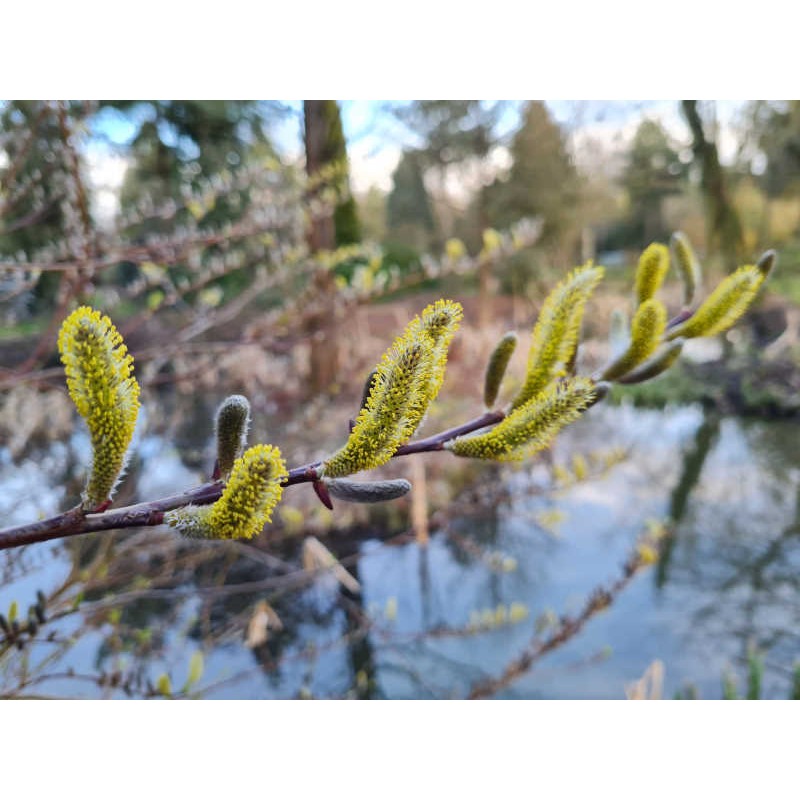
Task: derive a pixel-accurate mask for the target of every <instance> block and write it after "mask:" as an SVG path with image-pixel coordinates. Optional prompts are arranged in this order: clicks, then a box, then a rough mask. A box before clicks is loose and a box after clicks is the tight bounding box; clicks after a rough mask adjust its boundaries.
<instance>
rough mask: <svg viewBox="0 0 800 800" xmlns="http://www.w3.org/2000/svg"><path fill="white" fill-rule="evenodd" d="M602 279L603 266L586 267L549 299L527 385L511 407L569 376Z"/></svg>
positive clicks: (533, 342)
mask: <svg viewBox="0 0 800 800" xmlns="http://www.w3.org/2000/svg"><path fill="white" fill-rule="evenodd" d="M602 277H603V268H602V267H594V266H592V265H591V264H587V265H585V266H583V267H579V268H578V269H575V270H573V271H572V272H571V273H570V274H569V275H568V276H567V277H566V278H565V279H564V280H563V281H561V282H560V283H559V284H558V285H557V286H556V287H555V289H553V291H552V292H551V293H550V295H549V296H548V297H547V299H546V300H545V302H544V305H543V306H542V310H541V312H540V314H539V318H538V320H537V321H536V326H535V327H534V329H533V336H532V339H531V349H530V353H529V355H528V370H527V374H526V376H525V383H524V385H523V387H522V389H521V390H520V392H519V394H518V395H517V396H516V397H515V398H514V400H513V401H512V403H511V407H512V408H519V407H520V406H522V405H524V404H525V403H527V402H528V401H529V400H530V399H531V398H533V397H535V395H536V394H537V393H538V392H540V391H542V389H544V388H545V386H547V385H548V384H549V383H550V382H551V381H552V380H554V379H555V378H558V377H561V376H562V375H564V374H566V366H567V364H568V363H569V362H570V360H571V359H572V358H573V356H574V354H575V349H576V347H577V346H578V337H579V336H580V330H581V321H582V320H583V312H584V308H585V306H586V301H587V300H588V299H589V297H590V295H591V294H592V292H593V291H594V288H595V287H596V286H597V284H598V283H599V282H600V280H601V279H602Z"/></svg>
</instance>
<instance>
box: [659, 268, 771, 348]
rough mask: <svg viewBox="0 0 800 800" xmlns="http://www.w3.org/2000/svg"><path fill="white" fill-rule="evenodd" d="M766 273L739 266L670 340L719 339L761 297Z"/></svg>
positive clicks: (676, 330)
mask: <svg viewBox="0 0 800 800" xmlns="http://www.w3.org/2000/svg"><path fill="white" fill-rule="evenodd" d="M762 283H764V274H763V273H762V272H761V271H760V270H759V268H758V267H756V266H753V265H747V266H744V267H739V269H737V270H736V272H734V273H732V274H731V275H728V277H727V278H725V279H724V280H723V281H722V282H721V283H720V284H719V286H717V288H716V289H714V291H713V292H712V293H711V294H710V295H709V296H708V298H706V300H705V302H704V303H703V304H702V305H701V306H700V308H698V309H697V311H695V313H694V314H693V315H692V316H691V317H690V318H689V319H687V320H686V322H684V323H682V324H681V325H678V326H676V327H675V328H673V329H672V330H671V331H670V332H669V336H668V338H669V339H677V338H678V337H682V338H684V339H694V338H696V337H698V336H716V335H717V334H718V333H723V332H724V331H726V330H728V328H730V327H731V326H732V325H733V324H734V323H735V322H737V321H738V320H739V318H740V317H741V316H742V315H743V314H744V313H745V311H747V309H748V308H749V307H750V304H751V303H752V302H753V300H754V299H755V297H756V295H757V294H758V290H759V289H760V288H761V284H762Z"/></svg>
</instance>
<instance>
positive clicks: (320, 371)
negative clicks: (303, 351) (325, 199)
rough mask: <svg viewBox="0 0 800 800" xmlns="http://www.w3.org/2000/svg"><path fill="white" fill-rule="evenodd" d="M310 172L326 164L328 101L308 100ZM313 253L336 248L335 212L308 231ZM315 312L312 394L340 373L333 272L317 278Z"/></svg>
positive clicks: (311, 324)
mask: <svg viewBox="0 0 800 800" xmlns="http://www.w3.org/2000/svg"><path fill="white" fill-rule="evenodd" d="M303 111H304V118H305V147H306V173H307V174H308V176H309V177H311V176H313V175H315V174H316V173H318V172H319V170H320V169H321V168H322V167H323V166H324V165H325V150H326V144H327V133H328V120H327V115H326V114H325V101H324V100H305V101H304V103H303ZM308 245H309V248H310V249H311V252H312V253H317V252H319V251H320V250H333V249H334V248H335V247H336V228H335V226H334V222H333V209H331V213H330V214H326V215H324V216H319V215H317V216H314V217H312V219H311V223H310V227H309V230H308ZM314 286H315V289H316V293H315V294H316V296H315V306H316V308H315V310H313V311H312V312H311V313H310V314H309V315H308V318H307V325H306V330H307V332H308V333H309V334H310V335H311V353H310V357H309V372H310V374H309V380H308V389H309V392H310V394H312V395H314V394H318V393H319V392H326V391H328V390H329V389H330V388H331V387H332V386H333V385H334V384H335V383H336V377H337V375H338V372H339V340H338V328H339V324H338V323H339V321H340V320H339V317H340V316H341V311H340V309H339V306H338V303H337V292H336V285H335V283H334V279H333V275H332V274H331V272H330V271H328V270H325V269H320V270H319V271H318V272H317V273H316V275H315V277H314Z"/></svg>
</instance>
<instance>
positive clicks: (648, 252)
mask: <svg viewBox="0 0 800 800" xmlns="http://www.w3.org/2000/svg"><path fill="white" fill-rule="evenodd" d="M667 270H669V250H668V249H667V248H666V246H664V245H663V244H658V243H653V244H651V245H650V246H649V247H647V248H646V249H645V251H644V252H643V253H642V255H641V256H640V257H639V265H638V267H637V268H636V299H637V304H638V305H641V304H642V303H644V301H645V300H649V299H650V298H651V297H653V296H654V295H655V293H656V292H657V291H658V290H659V289H660V288H661V284H662V283H664V278H665V277H666V275H667Z"/></svg>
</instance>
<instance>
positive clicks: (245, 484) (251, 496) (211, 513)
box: [164, 444, 287, 539]
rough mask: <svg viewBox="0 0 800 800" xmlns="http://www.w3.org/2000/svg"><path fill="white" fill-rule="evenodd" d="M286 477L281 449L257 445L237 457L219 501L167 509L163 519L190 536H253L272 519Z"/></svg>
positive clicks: (232, 537)
mask: <svg viewBox="0 0 800 800" xmlns="http://www.w3.org/2000/svg"><path fill="white" fill-rule="evenodd" d="M286 476H287V472H286V464H285V462H284V461H283V459H282V458H281V452H280V450H278V448H277V447H273V446H272V445H266V444H259V445H256V446H255V447H251V448H250V449H249V450H247V451H246V452H245V453H244V455H243V456H242V457H241V458H239V459H237V460H236V462H235V463H234V465H233V469H232V470H231V474H230V478H229V479H228V483H227V485H226V487H225V490H224V491H223V493H222V496H221V497H220V498H219V500H217V502H216V503H214V504H213V505H211V506H187V507H185V508H179V509H175V510H174V511H168V512H167V513H166V514H165V515H164V521H165V522H166V523H167V524H168V525H170V526H171V527H173V528H177V529H178V530H179V531H180V532H181V533H182V534H184V535H185V536H188V537H191V538H197V539H252V538H253V537H254V536H257V535H258V534H259V533H260V532H261V530H262V529H263V527H264V526H265V525H266V524H267V523H268V522H270V521H271V514H272V510H273V509H274V508H275V506H276V505H277V504H278V502H279V501H280V499H281V495H282V493H283V486H282V485H281V483H282V481H283V480H284V479H285V478H286Z"/></svg>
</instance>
